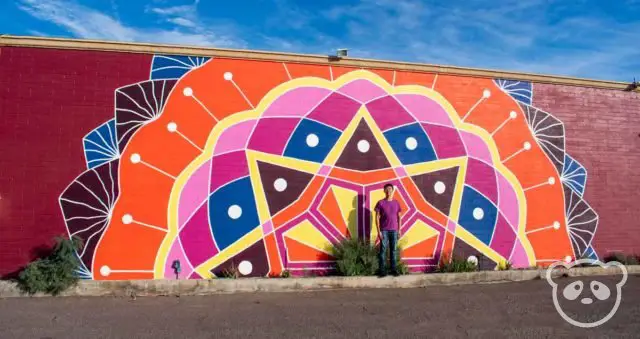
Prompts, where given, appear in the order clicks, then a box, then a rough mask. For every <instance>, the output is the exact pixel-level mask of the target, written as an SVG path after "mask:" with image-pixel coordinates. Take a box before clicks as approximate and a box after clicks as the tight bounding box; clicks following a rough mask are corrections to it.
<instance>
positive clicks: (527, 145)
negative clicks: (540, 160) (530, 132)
mask: <svg viewBox="0 0 640 339" xmlns="http://www.w3.org/2000/svg"><path fill="white" fill-rule="evenodd" d="M524 149H525V150H527V151H528V150H530V149H531V143H530V142H528V141H525V142H524Z"/></svg>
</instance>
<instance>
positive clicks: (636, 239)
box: [0, 47, 640, 276]
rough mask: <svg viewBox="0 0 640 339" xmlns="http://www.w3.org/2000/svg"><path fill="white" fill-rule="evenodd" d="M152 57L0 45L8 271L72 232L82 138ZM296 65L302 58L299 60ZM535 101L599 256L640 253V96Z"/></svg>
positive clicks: (0, 175)
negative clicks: (561, 135) (588, 218)
mask: <svg viewBox="0 0 640 339" xmlns="http://www.w3.org/2000/svg"><path fill="white" fill-rule="evenodd" d="M150 66H151V55H142V54H129V53H116V52H90V51H72V50H55V49H39V48H17V47H3V48H1V49H0V276H5V275H7V274H11V273H13V272H15V271H16V270H18V269H20V268H21V267H22V266H23V265H24V264H26V263H27V262H28V261H30V260H32V259H33V258H35V257H36V256H37V250H38V248H40V247H41V246H43V245H50V244H51V239H52V237H54V236H56V235H64V234H66V229H65V226H64V222H63V219H62V216H61V212H60V207H59V205H58V198H59V196H60V194H61V193H62V192H63V190H64V189H65V187H66V186H67V185H69V183H70V182H72V181H73V180H74V178H76V177H77V176H78V175H79V174H80V173H82V172H83V171H84V170H85V168H86V165H85V160H84V156H83V148H82V138H83V137H84V136H85V135H86V134H87V133H88V132H89V131H91V130H92V129H94V128H95V127H96V126H99V125H100V124H102V123H104V122H105V121H107V120H109V119H111V118H113V116H114V90H115V89H116V88H118V87H121V86H125V85H129V84H132V83H135V82H139V81H143V80H146V79H148V78H149V71H150ZM292 67H293V66H292ZM533 89H534V103H533V104H534V106H536V107H539V108H540V109H543V110H545V111H548V112H551V113H552V114H553V115H554V116H556V117H557V118H559V119H560V120H561V121H562V122H563V123H564V125H565V128H566V149H567V152H568V153H569V154H570V155H571V156H573V157H574V158H576V160H578V161H579V162H581V163H582V164H583V165H584V166H585V167H586V169H587V171H588V181H587V189H586V201H587V202H588V203H589V204H591V205H592V207H593V208H594V209H595V210H596V212H597V213H598V214H599V215H600V223H599V226H598V230H597V232H596V236H595V249H596V251H597V252H598V254H599V255H601V256H602V255H605V254H606V253H607V251H613V250H620V251H625V252H640V247H639V246H638V244H640V232H638V224H637V223H638V220H640V208H638V207H637V206H636V205H637V203H636V199H635V197H636V196H637V195H638V193H637V190H638V188H639V186H640V185H639V184H640V174H637V171H636V169H637V168H639V167H640V152H638V146H640V136H639V133H640V95H639V94H638V93H630V92H621V91H613V90H599V89H590V88H581V87H570V86H559V85H542V84H535V85H534V88H533Z"/></svg>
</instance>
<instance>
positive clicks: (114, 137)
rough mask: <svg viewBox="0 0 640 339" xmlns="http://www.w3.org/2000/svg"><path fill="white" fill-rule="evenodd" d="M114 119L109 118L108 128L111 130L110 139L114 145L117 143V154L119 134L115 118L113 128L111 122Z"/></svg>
mask: <svg viewBox="0 0 640 339" xmlns="http://www.w3.org/2000/svg"><path fill="white" fill-rule="evenodd" d="M111 121H112V120H109V121H108V122H107V130H108V131H109V140H110V141H111V144H112V145H115V151H116V154H117V153H118V136H117V135H116V130H115V126H116V124H115V120H113V130H112V128H111V124H110V123H109V122H111Z"/></svg>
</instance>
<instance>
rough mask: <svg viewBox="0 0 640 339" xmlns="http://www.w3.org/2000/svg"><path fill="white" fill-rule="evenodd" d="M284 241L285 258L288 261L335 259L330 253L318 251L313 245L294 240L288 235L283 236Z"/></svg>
mask: <svg viewBox="0 0 640 339" xmlns="http://www.w3.org/2000/svg"><path fill="white" fill-rule="evenodd" d="M284 243H285V245H286V246H287V258H289V261H293V262H296V261H321V260H322V261H331V260H336V259H335V258H334V257H332V256H331V255H329V254H327V253H325V252H322V251H319V250H317V249H315V248H313V247H310V246H307V245H305V244H303V243H300V242H298V241H295V240H293V239H291V238H289V237H286V236H285V237H284Z"/></svg>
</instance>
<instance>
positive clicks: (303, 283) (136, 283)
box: [0, 265, 640, 298]
mask: <svg viewBox="0 0 640 339" xmlns="http://www.w3.org/2000/svg"><path fill="white" fill-rule="evenodd" d="M627 271H628V274H640V265H636V266H627ZM546 272H547V271H546V270H545V269H539V270H536V269H533V270H509V271H481V272H470V273H432V274H416V275H405V276H400V277H389V278H383V279H380V278H377V277H318V278H283V279H277V278H247V279H212V280H128V281H93V280H82V281H80V282H79V283H78V285H76V286H75V287H73V288H71V289H69V290H67V291H65V292H63V293H62V294H61V296H68V297H106V296H110V297H129V296H166V295H175V296H177V295H184V296H188V295H212V294H226V293H243V292H244V293H251V292H296V291H298V292H299V291H318V290H335V289H349V288H424V287H427V286H443V285H465V284H490V283H505V282H517V281H528V280H535V279H546ZM620 273H621V272H620V271H619V270H618V269H617V268H614V269H605V268H602V267H574V268H571V269H556V270H554V272H553V277H560V276H569V277H579V276H598V275H614V274H620ZM45 296H48V295H44V294H36V295H33V297H45ZM11 297H28V295H25V294H22V293H21V292H20V290H19V289H18V287H17V286H16V285H15V284H14V283H12V282H9V281H0V298H11Z"/></svg>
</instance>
